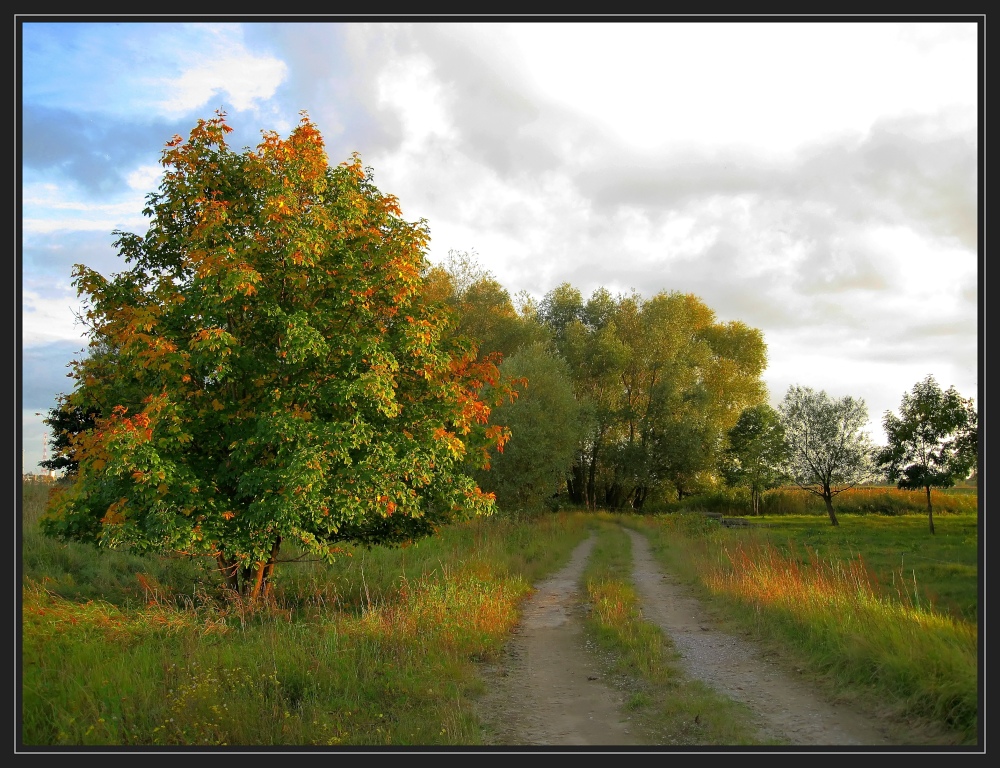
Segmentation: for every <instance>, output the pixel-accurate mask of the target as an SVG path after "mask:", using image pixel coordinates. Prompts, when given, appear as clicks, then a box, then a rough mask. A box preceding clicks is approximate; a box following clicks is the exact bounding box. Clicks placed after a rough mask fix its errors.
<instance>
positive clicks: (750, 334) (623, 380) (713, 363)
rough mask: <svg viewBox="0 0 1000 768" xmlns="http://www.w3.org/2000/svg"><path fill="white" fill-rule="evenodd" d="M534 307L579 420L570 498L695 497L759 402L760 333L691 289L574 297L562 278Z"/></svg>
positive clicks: (595, 502) (615, 503)
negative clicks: (569, 382)
mask: <svg viewBox="0 0 1000 768" xmlns="http://www.w3.org/2000/svg"><path fill="white" fill-rule="evenodd" d="M539 314H540V317H541V319H542V321H543V322H544V323H545V324H546V326H547V327H548V328H549V329H550V330H551V332H552V334H553V337H554V339H555V341H556V345H557V348H558V349H559V351H560V352H561V353H562V354H563V356H564V357H565V358H566V360H567V361H568V363H569V366H570V370H571V373H572V376H573V380H574V385H575V388H576V392H577V398H578V399H579V400H580V402H581V407H582V408H583V409H584V411H585V412H586V413H587V414H588V415H589V418H588V422H589V424H590V429H589V433H588V434H586V436H585V437H584V439H583V440H581V442H580V445H579V446H578V449H577V458H576V461H575V463H574V466H573V469H572V472H571V475H570V478H569V482H568V486H569V493H570V496H571V498H573V500H574V501H576V502H577V503H586V504H587V505H589V506H592V507H593V506H608V507H611V508H620V507H626V506H628V507H631V508H634V509H641V508H642V506H643V505H644V504H645V502H646V500H647V499H648V498H650V497H651V496H655V497H658V498H661V499H667V498H669V496H671V495H673V496H674V497H679V496H683V495H685V494H688V493H691V492H694V491H695V490H696V489H697V488H699V487H700V485H701V484H702V483H704V482H705V481H707V480H710V479H712V478H714V476H715V475H716V472H717V466H718V459H719V452H720V451H721V449H722V447H723V446H724V442H725V436H726V433H727V431H728V430H729V429H730V428H731V427H732V426H733V425H734V424H735V423H736V420H737V418H738V417H739V414H740V413H741V412H742V411H743V409H744V408H746V407H748V406H751V405H754V404H756V403H759V402H762V401H763V400H764V398H765V397H766V389H765V387H764V385H763V382H762V381H761V379H760V376H761V374H762V372H763V370H764V368H765V366H766V347H765V345H764V341H763V337H762V335H761V334H760V332H759V331H757V330H755V329H752V328H749V327H748V326H746V325H744V324H743V323H739V322H730V323H719V322H717V321H716V319H715V313H714V312H713V311H712V310H711V309H709V308H708V307H707V306H706V305H705V304H704V303H703V302H702V301H701V300H700V299H698V298H697V297H696V296H693V295H691V294H682V293H678V292H672V293H668V292H661V293H659V294H656V295H655V296H653V297H651V298H648V299H647V298H643V297H641V296H638V295H636V294H631V295H623V296H617V297H616V296H612V295H611V294H610V293H609V292H608V291H607V290H605V289H598V290H597V291H595V292H594V293H593V294H592V295H591V297H590V298H589V299H588V300H587V301H586V302H584V301H583V298H582V296H581V294H580V292H579V291H578V290H577V289H575V288H573V287H572V286H570V285H561V286H559V287H557V288H555V289H554V290H553V291H551V292H550V293H549V294H548V295H547V296H546V297H545V298H544V300H543V301H542V303H541V306H540V312H539Z"/></svg>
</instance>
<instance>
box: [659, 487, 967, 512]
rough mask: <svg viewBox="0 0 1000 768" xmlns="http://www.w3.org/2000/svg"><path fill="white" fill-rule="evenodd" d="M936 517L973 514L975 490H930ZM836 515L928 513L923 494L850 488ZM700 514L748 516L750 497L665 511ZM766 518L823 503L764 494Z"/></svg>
mask: <svg viewBox="0 0 1000 768" xmlns="http://www.w3.org/2000/svg"><path fill="white" fill-rule="evenodd" d="M970 491H971V492H970ZM931 503H932V504H933V506H934V512H935V513H945V514H949V513H950V514H974V513H975V512H976V509H977V504H978V494H977V493H976V492H975V489H968V488H956V489H953V490H932V491H931ZM833 506H834V507H835V508H836V510H837V512H838V513H841V512H842V513H846V514H849V515H868V514H873V515H890V516H895V515H919V514H925V513H926V512H927V497H926V496H925V494H924V492H923V491H903V490H899V489H898V488H895V487H892V486H866V487H862V488H851V489H849V490H846V491H844V492H843V493H840V494H838V495H837V496H835V497H834V499H833ZM684 510H702V511H705V512H721V513H722V514H724V515H728V516H749V515H750V514H751V508H750V494H749V492H748V491H747V490H746V489H745V488H729V489H722V490H717V491H712V492H710V493H704V494H698V495H697V496H688V497H687V498H685V499H682V500H681V501H676V502H674V503H672V504H670V505H669V506H668V507H667V509H666V510H665V511H668V512H679V511H684ZM761 512H762V513H763V514H765V515H825V514H826V508H825V507H824V505H823V500H822V499H821V498H820V497H819V496H816V495H815V494H813V493H810V492H808V491H804V490H802V489H801V488H796V487H794V486H786V487H783V488H775V489H773V490H770V491H765V492H764V494H763V497H762V498H761Z"/></svg>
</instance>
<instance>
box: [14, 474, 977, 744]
mask: <svg viewBox="0 0 1000 768" xmlns="http://www.w3.org/2000/svg"><path fill="white" fill-rule="evenodd" d="M46 493H47V488H46V487H45V486H44V485H41V484H37V485H26V486H25V488H24V496H23V508H22V521H23V530H22V539H21V543H22V553H21V554H22V566H23V567H22V584H21V587H22V638H21V640H22V644H21V664H22V669H21V671H22V691H21V693H22V700H21V704H22V713H21V714H22V732H21V743H22V744H24V745H25V746H61V747H72V746H85V745H86V746H106V747H114V746H130V747H134V746H164V747H170V746H175V745H186V746H188V745H193V746H218V745H226V746H247V747H254V746H284V745H296V746H317V747H329V746H334V747H338V746H380V745H396V746H400V745H402V746H407V745H421V746H436V745H441V746H455V745H463V746H475V745H477V744H479V743H480V741H481V730H480V725H479V723H478V722H477V720H476V717H475V714H474V711H475V708H474V703H475V699H476V698H477V696H479V695H480V693H481V692H482V689H481V683H480V682H479V677H478V675H477V672H476V664H477V663H478V662H480V661H485V660H490V659H495V658H497V657H498V654H499V653H500V649H501V648H502V646H503V644H504V643H505V641H506V640H507V638H508V636H509V632H510V631H511V629H512V627H513V626H514V623H515V622H516V621H517V616H518V611H519V610H520V605H521V602H522V601H523V600H524V599H525V598H526V597H527V596H528V594H529V593H530V585H531V584H532V583H534V582H536V581H538V580H540V579H542V578H544V577H545V576H547V575H548V574H550V573H552V572H554V571H555V570H557V569H558V568H560V567H562V565H564V564H565V563H566V562H567V561H568V559H569V557H570V554H571V552H572V550H573V548H574V547H575V546H576V544H578V543H579V542H580V541H581V540H582V539H583V538H584V537H585V536H587V535H588V533H589V530H590V529H591V528H594V527H595V526H597V529H598V530H599V532H600V537H599V541H598V542H597V543H596V544H595V548H594V550H593V555H592V559H591V561H590V563H589V566H588V570H587V574H586V577H585V578H586V586H587V594H588V600H589V602H590V605H591V607H592V611H591V614H590V617H589V619H588V626H589V630H588V631H589V632H591V633H592V635H591V637H592V639H593V642H594V643H595V644H596V645H597V646H598V647H600V648H601V652H602V657H603V658H604V661H605V663H607V664H608V665H609V670H611V672H612V674H613V676H615V677H616V679H618V680H619V681H620V682H621V684H622V685H626V686H627V690H628V697H627V698H628V707H629V710H630V714H631V715H632V717H633V718H634V720H635V721H636V722H637V723H641V724H642V727H643V728H644V729H646V732H647V733H648V734H650V739H651V740H652V741H653V742H655V743H660V744H671V743H676V744H751V743H752V736H751V735H750V734H751V731H750V730H749V728H748V726H747V722H748V720H747V719H746V717H747V713H746V712H744V711H742V710H741V709H740V707H739V706H736V705H734V704H733V703H731V702H728V701H725V700H721V699H719V698H718V697H715V695H714V694H713V693H712V692H711V691H710V690H709V689H707V688H704V687H701V685H700V684H699V683H694V682H687V681H684V680H683V678H682V677H681V676H680V674H679V672H678V668H677V666H676V657H675V656H674V651H673V648H672V646H671V643H670V640H669V638H667V637H664V636H663V635H662V634H661V633H660V631H659V630H658V628H656V627H654V626H652V625H650V624H649V623H648V622H645V621H644V620H643V619H642V613H641V609H640V606H639V604H638V601H637V598H636V595H635V593H634V591H633V588H632V586H631V583H630V581H629V578H628V574H629V572H630V567H631V566H630V562H631V561H630V554H629V550H628V539H627V538H626V537H625V535H624V534H623V532H621V531H618V530H617V529H616V526H614V525H612V522H613V521H618V522H621V523H623V524H626V525H630V526H633V527H636V528H638V529H640V530H641V531H642V532H643V533H644V534H645V535H647V536H648V537H649V539H650V543H651V545H652V547H653V550H654V553H655V554H656V555H657V557H658V558H659V559H660V561H661V563H662V564H663V567H664V568H665V569H667V570H670V571H671V572H672V573H674V574H675V575H678V576H680V577H681V578H682V579H683V580H684V581H686V582H687V583H689V584H691V585H693V586H694V587H695V588H696V589H697V590H698V591H699V593H700V594H701V596H702V597H703V598H704V599H706V600H707V601H709V603H710V605H711V606H712V610H713V613H714V614H716V615H719V616H721V617H728V621H729V622H730V623H731V625H732V626H733V627H737V628H741V629H743V630H744V631H747V632H749V633H751V634H752V635H753V637H754V638H755V639H757V640H758V641H759V642H761V643H763V644H765V645H769V646H771V647H773V648H774V649H780V652H781V656H782V657H783V658H786V659H787V660H789V662H792V661H794V663H796V664H799V665H801V666H802V667H803V668H805V669H807V670H809V673H810V676H811V677H812V678H813V679H814V680H816V681H817V682H818V683H819V684H821V685H824V686H827V687H828V688H829V690H830V691H831V692H832V693H834V694H835V695H837V696H840V697H842V698H844V699H847V700H853V701H856V702H857V703H859V704H863V705H865V706H869V707H871V709H872V710H873V711H875V712H877V714H878V716H880V717H885V718H891V719H893V720H898V721H900V722H906V723H908V724H909V727H913V728H920V729H925V733H924V736H925V737H926V738H925V739H924V741H925V742H934V743H940V744H961V745H969V744H975V743H977V739H978V738H979V737H978V733H979V730H980V729H981V727H982V726H981V723H980V721H979V716H978V689H977V683H978V652H979V645H978V627H979V624H978V612H979V609H980V603H979V600H978V590H979V583H978V582H979V579H978V575H979V571H978V546H979V539H978V519H977V517H976V516H975V515H974V514H967V513H961V512H946V511H941V512H936V514H935V522H936V527H937V534H936V535H934V536H931V535H930V534H929V532H928V531H927V530H926V517H925V516H924V515H923V513H922V511H921V512H920V513H918V514H911V513H904V514H896V515H892V516H888V515H880V514H871V513H864V514H850V513H846V512H842V513H841V514H840V520H841V524H840V526H838V527H836V528H835V527H833V526H830V525H829V524H828V523H827V522H826V520H825V517H817V516H816V515H815V514H813V513H811V512H810V513H806V514H801V515H797V514H782V515H766V516H764V517H763V518H760V519H759V522H763V523H765V524H766V525H764V526H761V527H757V528H752V529H725V528H722V527H721V526H719V524H718V523H717V522H715V521H712V520H710V519H708V518H707V517H705V516H703V515H700V514H688V513H683V512H678V513H676V514H663V515H655V516H629V515H615V516H613V517H612V516H610V515H606V514H603V513H598V514H594V513H588V514H585V513H581V512H573V511H568V512H560V513H556V514H546V515H542V516H539V517H537V518H522V519H512V518H503V517H498V518H494V519H490V520H480V521H475V522H473V523H469V524H464V525H458V526H449V527H447V528H446V529H443V530H442V531H441V533H440V535H438V536H436V537H434V538H431V539H426V540H423V541H421V542H419V543H417V544H416V545H414V546H411V547H408V548H404V549H387V548H380V547H376V548H373V549H371V550H365V549H354V548H349V547H348V548H345V551H344V556H343V557H342V558H341V559H340V560H339V561H338V562H337V563H336V564H335V565H334V566H326V565H322V564H319V563H313V562H308V561H305V560H299V559H297V558H298V553H297V552H295V551H294V550H289V551H288V552H286V553H284V554H285V555H286V556H287V558H290V559H292V560H293V561H294V562H283V563H281V564H280V565H279V567H278V570H277V572H276V584H275V601H274V603H273V604H272V605H269V606H266V607H260V606H251V605H245V604H242V603H240V602H239V601H238V600H226V599H225V596H224V595H222V594H221V593H220V592H218V591H217V590H216V589H215V588H214V587H213V586H212V580H211V576H212V574H211V573H210V564H206V563H203V562H199V561H190V560H181V559H169V558H155V557H149V556H144V557H139V556H136V555H132V554H129V553H128V552H119V551H100V550H95V549H93V548H91V547H88V546H85V545H81V544H62V543H59V542H55V541H53V540H51V539H47V538H45V537H43V536H41V535H40V533H39V532H38V530H37V520H38V517H39V515H40V514H41V511H42V510H43V509H44V505H45V498H46ZM975 506H976V505H975V502H973V503H972V504H971V507H972V508H973V509H975Z"/></svg>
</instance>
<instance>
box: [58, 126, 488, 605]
mask: <svg viewBox="0 0 1000 768" xmlns="http://www.w3.org/2000/svg"><path fill="white" fill-rule="evenodd" d="M231 130H232V129H231V128H230V127H229V126H228V125H227V124H226V122H225V115H224V114H223V113H221V112H220V113H218V115H217V117H216V118H215V119H212V120H207V121H206V120H200V121H198V124H197V126H196V127H195V128H194V130H192V132H191V134H190V138H189V139H188V140H187V141H185V140H184V139H182V138H181V137H180V136H176V137H174V139H173V140H172V141H171V142H169V143H168V144H167V147H166V149H165V150H164V153H163V158H162V163H163V165H164V167H165V169H166V171H165V174H164V178H163V182H162V184H161V186H160V189H159V192H155V193H152V194H150V195H149V196H148V198H147V200H148V205H147V207H146V209H145V211H144V213H145V214H146V215H147V216H149V217H150V218H151V223H150V226H149V228H148V231H147V233H146V235H145V237H140V236H138V235H135V234H132V233H127V232H117V233H116V235H117V240H116V246H117V247H118V249H119V252H120V254H121V256H122V257H124V261H125V264H127V265H131V266H130V267H129V268H127V269H125V270H124V271H122V272H121V273H119V274H116V275H114V276H113V277H112V278H110V279H108V278H105V277H103V276H101V275H99V274H98V273H96V272H94V271H93V270H91V269H89V268H87V267H86V266H83V265H77V266H76V268H75V273H74V277H75V285H76V286H77V290H78V293H79V294H80V295H81V296H84V297H85V313H84V318H85V320H86V322H87V323H88V324H89V333H90V339H91V346H92V349H114V350H115V359H114V367H113V368H111V369H110V370H109V371H105V370H103V369H99V368H98V362H97V361H100V359H101V356H100V355H98V356H92V357H91V358H85V359H84V360H82V361H80V362H79V363H77V365H76V367H75V371H74V376H75V378H76V390H75V391H74V392H73V393H72V394H71V395H70V396H69V397H68V405H69V407H70V408H84V409H85V408H87V407H89V406H90V405H91V404H95V403H97V404H101V406H100V408H99V413H98V416H97V417H96V419H95V424H94V426H93V427H92V428H86V429H84V430H83V431H81V432H79V433H77V434H75V435H72V436H71V441H72V445H73V454H72V458H73V459H74V460H75V461H76V462H78V466H79V469H78V472H77V478H76V481H75V482H74V483H73V485H72V486H71V487H70V488H69V489H67V490H66V491H64V492H63V493H61V494H58V495H56V496H55V498H54V499H53V503H52V505H51V507H50V510H49V514H48V515H47V517H46V518H45V519H44V520H43V527H44V530H46V531H47V532H48V533H49V534H51V535H55V536H59V537H62V538H66V539H78V540H84V541H90V542H93V543H96V544H99V545H102V546H106V547H123V546H128V547H131V548H133V549H134V550H136V551H153V552H164V551H173V552H180V553H185V554H188V555H194V556H210V557H212V558H214V559H215V560H216V562H217V563H218V567H219V570H220V572H221V574H222V575H223V577H224V578H225V580H226V582H227V584H228V586H229V587H230V588H232V589H233V590H236V591H238V592H239V593H241V594H243V595H245V596H247V597H250V598H258V597H263V596H266V595H267V594H268V592H269V590H270V586H271V580H272V575H273V571H274V567H275V563H276V562H277V556H278V552H279V549H280V547H281V545H282V543H283V542H287V541H294V542H295V543H296V544H298V546H299V547H301V548H303V549H304V550H305V551H306V552H309V553H312V554H314V555H316V556H319V557H321V558H323V559H325V560H328V561H329V560H332V559H333V557H334V556H335V554H336V552H337V547H336V544H337V543H338V542H351V543H356V544H361V545H372V544H390V545H391V544H399V543H403V542H406V541H409V540H412V539H415V538H418V537H421V536H426V535H429V534H432V533H434V531H435V530H436V529H437V528H438V527H439V526H440V525H442V524H445V523H448V522H449V521H452V520H455V519H460V518H462V517H464V516H468V515H474V514H488V513H490V512H491V511H492V510H493V509H494V501H493V498H492V496H490V495H488V494H484V493H483V492H481V491H480V489H479V488H478V486H476V484H475V482H474V481H473V480H472V478H471V477H469V476H468V474H467V473H466V472H464V471H463V469H462V468H463V464H464V462H465V461H466V459H467V455H468V454H469V453H472V454H473V455H474V456H476V457H478V460H479V461H486V460H487V459H488V455H489V450H490V448H491V447H493V448H499V447H502V445H503V442H504V441H505V440H506V438H507V432H506V431H505V430H504V429H503V428H501V427H498V426H495V425H489V424H488V417H489V414H490V406H489V405H488V404H487V403H485V402H483V401H482V400H481V399H480V397H479V394H478V393H479V392H480V390H481V389H482V387H483V386H484V385H486V384H495V383H496V381H497V378H498V375H499V372H498V370H497V368H496V366H495V365H493V364H492V363H490V362H488V361H479V362H477V361H476V359H475V354H474V350H473V349H472V348H471V346H470V345H468V344H466V343H465V342H463V341H462V340H461V339H451V340H450V341H447V342H446V341H445V340H444V335H445V330H446V320H445V317H444V315H443V314H442V313H441V311H440V307H439V303H438V302H435V301H434V300H432V299H431V298H428V297H426V296H424V294H423V278H422V275H424V274H425V273H426V272H427V262H426V259H425V256H424V249H425V246H426V243H427V241H428V234H427V229H426V225H425V224H424V223H423V222H416V223H409V222H406V221H404V220H403V219H402V218H401V214H400V210H399V206H398V203H397V201H396V199H395V198H394V197H392V196H391V195H384V194H382V193H381V192H379V190H378V189H377V188H376V187H375V185H374V184H373V182H372V176H371V172H370V170H369V169H365V168H363V167H362V165H361V162H360V159H359V158H358V157H357V156H356V155H355V156H354V157H353V158H352V159H351V160H349V161H347V162H344V163H341V164H340V165H338V166H335V167H331V166H330V165H329V163H328V161H327V156H326V152H325V149H324V145H323V140H322V137H321V136H320V134H319V131H318V130H317V129H316V126H315V125H314V124H313V123H312V122H310V120H309V119H308V117H306V116H303V118H302V120H301V122H300V124H299V125H298V126H297V127H296V128H295V129H294V130H293V131H292V132H291V134H290V135H289V137H288V138H287V139H286V140H283V139H281V138H280V137H279V136H278V135H277V134H275V133H273V132H265V133H264V136H263V141H262V142H261V144H260V145H259V146H258V147H257V149H256V151H253V150H246V151H244V152H243V153H236V152H234V151H232V150H230V149H229V147H228V146H227V145H226V141H225V135H226V134H227V133H229V132H230V131H231ZM104 374H107V375H104ZM124 393H127V396H126V395H125V394H124ZM500 394H502V392H501V393H500ZM134 395H138V397H137V398H135V397H133V396H134Z"/></svg>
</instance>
